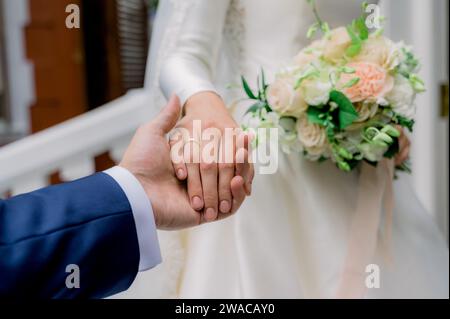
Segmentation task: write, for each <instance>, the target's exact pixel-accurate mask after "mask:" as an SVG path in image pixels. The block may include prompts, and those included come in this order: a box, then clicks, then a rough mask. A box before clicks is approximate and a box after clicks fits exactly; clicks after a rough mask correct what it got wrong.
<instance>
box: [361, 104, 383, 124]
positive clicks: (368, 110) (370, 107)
mask: <svg viewBox="0 0 450 319" xmlns="http://www.w3.org/2000/svg"><path fill="white" fill-rule="evenodd" d="M355 109H356V111H357V112H358V115H359V116H358V119H357V120H356V121H355V122H356V123H361V122H365V121H367V120H368V119H371V118H372V117H374V116H375V114H377V111H378V103H375V102H360V103H356V105H355Z"/></svg>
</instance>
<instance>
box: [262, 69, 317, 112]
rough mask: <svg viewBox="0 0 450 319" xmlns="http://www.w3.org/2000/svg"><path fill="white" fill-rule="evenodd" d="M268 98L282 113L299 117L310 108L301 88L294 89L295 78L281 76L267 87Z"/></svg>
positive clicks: (271, 104)
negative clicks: (301, 92)
mask: <svg viewBox="0 0 450 319" xmlns="http://www.w3.org/2000/svg"><path fill="white" fill-rule="evenodd" d="M267 100H268V102H269V104H270V106H271V107H272V109H273V110H274V111H276V112H278V113H280V114H281V115H288V116H294V117H298V116H300V114H302V113H303V112H305V111H306V110H307V108H308V105H307V104H306V102H305V100H304V98H303V97H302V96H301V94H300V91H299V90H295V89H294V80H293V78H291V77H288V76H282V77H279V78H277V79H276V80H275V82H273V83H272V84H271V85H270V86H269V87H268V89H267Z"/></svg>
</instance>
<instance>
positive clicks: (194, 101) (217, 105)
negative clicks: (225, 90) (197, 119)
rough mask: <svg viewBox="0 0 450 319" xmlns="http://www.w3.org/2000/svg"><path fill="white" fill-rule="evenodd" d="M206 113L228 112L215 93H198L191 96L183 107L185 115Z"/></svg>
mask: <svg viewBox="0 0 450 319" xmlns="http://www.w3.org/2000/svg"><path fill="white" fill-rule="evenodd" d="M204 112H208V113H209V114H217V113H216V112H228V111H227V108H226V106H225V104H224V103H223V100H222V98H221V97H220V96H219V95H217V94H216V93H215V92H209V91H208V92H200V93H197V94H194V95H193V96H191V97H190V98H189V99H188V100H187V101H186V104H185V105H184V114H185V115H196V114H202V113H204Z"/></svg>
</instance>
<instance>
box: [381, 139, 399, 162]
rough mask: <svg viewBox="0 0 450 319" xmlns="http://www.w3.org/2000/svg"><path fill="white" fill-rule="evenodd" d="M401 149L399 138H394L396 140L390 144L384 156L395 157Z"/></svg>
mask: <svg viewBox="0 0 450 319" xmlns="http://www.w3.org/2000/svg"><path fill="white" fill-rule="evenodd" d="M399 150H400V146H399V144H398V138H394V141H393V142H392V144H391V145H389V148H388V150H387V151H386V152H385V153H384V155H383V156H384V157H386V158H394V156H395V155H397V153H398V151H399Z"/></svg>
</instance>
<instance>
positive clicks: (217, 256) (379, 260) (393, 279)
mask: <svg viewBox="0 0 450 319" xmlns="http://www.w3.org/2000/svg"><path fill="white" fill-rule="evenodd" d="M318 6H319V10H320V13H321V15H322V16H323V18H324V19H325V20H326V21H328V22H329V23H330V24H331V25H332V26H338V25H343V24H347V23H349V22H350V21H351V20H352V19H353V18H355V17H357V16H359V14H360V2H359V1H350V0H346V1H332V0H327V1H320V0H319V1H318ZM313 21H314V18H313V15H312V12H311V9H310V7H309V6H308V4H307V2H306V0H276V1H274V0H172V1H170V0H163V1H162V2H161V11H160V12H159V17H158V19H157V22H156V30H157V31H156V32H157V33H156V34H154V38H153V47H152V54H151V57H150V60H149V61H150V69H151V72H150V75H149V77H148V89H149V90H152V93H153V99H154V101H155V103H159V104H160V105H163V103H164V102H163V100H162V99H161V96H160V89H161V90H162V91H163V92H164V93H165V94H166V95H170V94H171V93H173V92H175V93H177V94H178V95H179V96H180V97H181V99H182V101H185V100H186V99H187V98H188V97H189V96H191V95H192V94H195V93H197V92H200V91H209V90H213V91H216V92H218V93H219V94H220V95H221V96H222V97H223V99H224V100H225V102H226V103H227V104H231V103H232V102H233V101H235V100H236V99H238V98H242V97H243V94H242V92H241V90H236V89H227V87H229V86H228V84H233V83H239V77H240V75H241V74H242V75H244V76H246V78H247V79H249V81H252V80H256V76H257V74H258V72H259V71H260V69H261V67H262V68H263V69H264V70H265V72H266V73H267V74H268V76H269V79H270V78H273V75H274V72H275V71H276V70H277V69H279V67H280V66H283V65H284V64H285V63H287V62H289V60H290V59H291V58H292V57H293V56H294V55H295V54H296V53H297V52H298V51H299V50H300V49H301V48H302V47H304V46H306V45H307V43H308V40H307V39H306V36H305V34H306V30H307V28H308V26H309V25H311V24H312V23H313ZM246 107H247V105H246V104H245V103H244V104H242V105H240V106H239V107H237V109H236V110H234V113H233V115H234V116H235V118H236V119H237V120H238V121H239V120H240V118H241V115H242V113H243V112H244V111H245V108H246ZM358 174H359V172H358V171H354V172H352V173H344V172H342V171H340V170H338V169H337V168H336V167H335V166H334V165H333V164H332V163H322V164H317V163H312V162H308V161H306V160H304V159H303V158H302V156H300V155H297V154H293V155H290V156H287V155H283V154H281V153H280V160H279V168H278V171H277V173H276V174H273V175H257V176H256V177H255V180H254V183H253V185H254V186H253V194H252V196H251V197H250V198H248V199H247V201H246V202H245V203H244V205H243V207H242V208H241V210H240V211H239V212H238V214H237V215H236V216H234V217H233V218H230V219H227V220H224V221H221V222H219V223H216V224H208V225H205V226H201V227H198V228H196V229H192V230H189V231H185V232H172V233H171V232H161V233H160V241H161V245H162V253H163V259H164V262H163V264H162V265H161V266H159V268H158V269H155V270H153V271H150V272H148V273H145V274H140V275H139V276H138V278H137V280H136V282H135V283H134V285H133V287H132V288H131V289H130V290H129V291H128V292H127V293H125V294H124V295H122V296H123V297H142V298H147V297H149V298H153V297H181V298H222V297H223V298H333V297H335V296H336V289H337V287H338V284H339V281H340V277H341V273H342V268H343V265H344V261H345V257H346V251H347V247H348V244H349V240H350V239H349V237H350V235H349V234H350V227H351V221H352V217H353V213H354V211H355V201H356V197H357V185H358ZM394 194H395V208H394V214H393V220H392V225H393V227H392V239H391V241H390V244H389V245H390V250H391V256H392V258H391V259H392V260H390V261H389V262H387V259H386V258H385V257H384V256H383V254H381V253H380V251H379V249H378V250H377V251H376V252H375V256H374V258H373V260H372V262H373V263H374V264H376V265H378V266H379V269H380V272H379V276H380V287H379V288H372V289H367V291H366V292H365V294H364V296H363V297H366V298H420V297H425V298H433V297H437V298H448V296H449V263H448V258H449V255H448V248H447V245H446V243H445V241H444V239H443V238H442V237H441V235H440V233H439V231H438V229H437V227H435V225H434V224H433V221H432V219H431V217H430V216H429V215H428V214H427V213H426V211H425V209H424V208H423V207H422V206H421V204H420V203H419V201H418V199H417V197H416V196H415V194H414V192H413V190H412V188H411V186H410V185H409V183H408V180H407V178H405V176H401V178H400V179H399V180H397V181H396V182H395V184H394ZM173 200H175V199H173ZM380 224H381V223H380ZM380 227H382V226H380Z"/></svg>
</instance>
